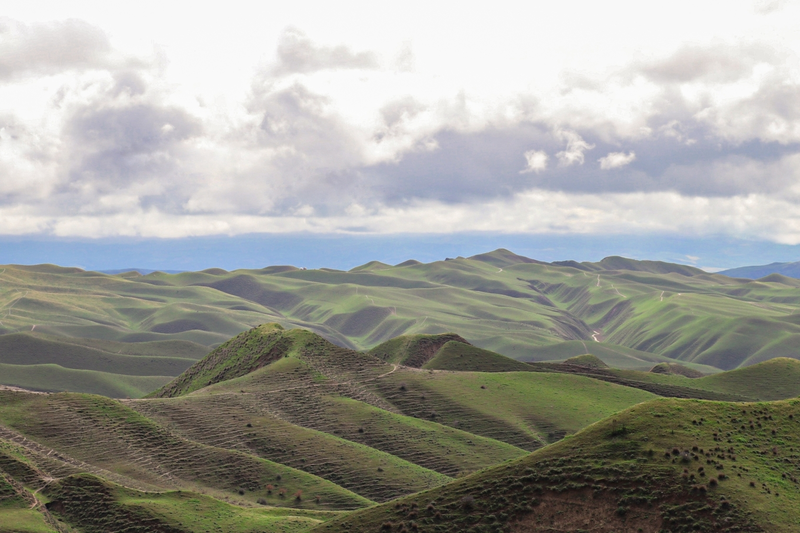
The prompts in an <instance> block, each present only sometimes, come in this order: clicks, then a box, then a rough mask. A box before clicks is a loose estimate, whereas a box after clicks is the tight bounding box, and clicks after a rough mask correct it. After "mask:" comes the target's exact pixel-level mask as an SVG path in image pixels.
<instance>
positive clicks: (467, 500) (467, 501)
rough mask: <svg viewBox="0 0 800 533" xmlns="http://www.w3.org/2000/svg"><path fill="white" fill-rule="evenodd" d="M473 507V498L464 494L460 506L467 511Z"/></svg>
mask: <svg viewBox="0 0 800 533" xmlns="http://www.w3.org/2000/svg"><path fill="white" fill-rule="evenodd" d="M474 507H475V498H473V497H472V496H469V495H467V496H464V497H462V498H461V508H462V509H465V510H467V511H470V510H472V509H473V508H474Z"/></svg>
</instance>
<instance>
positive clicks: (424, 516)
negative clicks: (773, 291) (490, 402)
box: [314, 399, 800, 533]
mask: <svg viewBox="0 0 800 533" xmlns="http://www.w3.org/2000/svg"><path fill="white" fill-rule="evenodd" d="M798 420H800V402H798V401H796V400H792V401H785V402H776V403H759V404H728V403H718V402H702V401H696V400H674V399H672V400H656V401H652V402H648V403H644V404H639V405H637V406H634V407H632V408H630V409H628V410H626V411H623V412H621V413H618V414H616V415H614V416H613V417H610V418H608V419H605V420H603V421H602V422H598V423H596V424H593V425H591V426H589V427H588V428H586V429H585V430H583V431H581V432H580V433H578V434H576V435H575V436H573V437H571V438H569V439H564V440H562V441H560V442H558V443H556V444H554V445H552V446H549V447H547V448H544V449H541V450H539V451H537V452H534V453H533V454H531V455H529V456H527V457H525V458H522V459H519V460H516V461H512V462H508V463H505V464H503V465H501V466H498V467H495V468H492V469H489V470H486V471H482V472H479V473H477V474H475V475H472V476H469V477H467V478H465V479H462V480H458V481H455V482H453V483H450V484H448V485H444V486H442V487H438V488H435V489H432V490H429V491H425V492H422V493H419V494H415V495H412V496H409V497H406V498H403V499H400V500H397V501H394V502H390V503H388V504H384V505H380V506H377V507H372V508H369V509H366V510H363V511H359V512H356V513H352V514H350V515H347V516H345V517H341V518H338V519H336V520H333V521H331V522H328V523H326V524H322V525H320V526H317V527H316V528H315V529H314V531H324V532H330V533H332V532H336V531H382V530H383V531H400V530H403V529H405V530H408V531H465V530H470V531H473V530H474V531H500V530H503V531H531V532H533V531H543V532H544V531H582V530H585V531H599V532H611V531H652V532H655V531H698V530H699V531H770V532H782V531H785V532H790V531H796V529H797V524H798V523H800V512H799V511H798V509H800V506H798V504H799V503H800V489H799V488H798V480H797V467H798V464H797V463H798V456H797V454H796V453H795V451H794V450H796V449H797V447H798V446H800V427H799V426H798V424H800V422H798Z"/></svg>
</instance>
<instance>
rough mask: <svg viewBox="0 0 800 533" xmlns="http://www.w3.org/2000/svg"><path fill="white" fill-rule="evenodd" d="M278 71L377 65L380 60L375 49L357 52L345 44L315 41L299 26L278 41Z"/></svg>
mask: <svg viewBox="0 0 800 533" xmlns="http://www.w3.org/2000/svg"><path fill="white" fill-rule="evenodd" d="M277 53H278V65H277V67H276V69H275V71H274V72H275V74H277V75H282V74H291V73H308V72H316V71H318V70H325V69H375V68H378V60H377V58H376V57H375V54H373V53H372V52H353V51H351V50H350V49H349V48H348V47H346V46H344V45H339V46H333V47H326V46H318V45H315V44H314V43H313V42H312V41H311V39H309V38H308V37H306V35H305V34H304V33H303V32H301V31H299V30H296V29H293V28H289V29H287V30H286V31H284V33H283V35H282V36H281V39H280V42H279V43H278V49H277Z"/></svg>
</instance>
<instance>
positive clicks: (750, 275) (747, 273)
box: [717, 261, 800, 279]
mask: <svg viewBox="0 0 800 533" xmlns="http://www.w3.org/2000/svg"><path fill="white" fill-rule="evenodd" d="M717 273H718V274H723V275H725V276H729V277H732V278H747V279H759V278H764V277H766V276H769V275H770V274H780V275H782V276H786V277H787V278H800V261H796V262H794V263H770V264H769V265H760V266H743V267H738V268H731V269H729V270H723V271H721V272H717Z"/></svg>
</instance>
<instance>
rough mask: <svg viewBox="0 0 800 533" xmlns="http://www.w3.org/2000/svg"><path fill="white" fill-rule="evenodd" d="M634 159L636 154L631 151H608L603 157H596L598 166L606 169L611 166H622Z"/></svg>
mask: <svg viewBox="0 0 800 533" xmlns="http://www.w3.org/2000/svg"><path fill="white" fill-rule="evenodd" d="M635 159H636V154H635V153H633V152H629V153H627V154H626V153H625V152H609V153H608V155H606V156H605V157H601V158H600V159H598V161H599V162H600V168H602V169H603V170H608V169H611V168H619V167H624V166H625V165H628V164H630V163H632V162H633V161H634V160H635Z"/></svg>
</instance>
